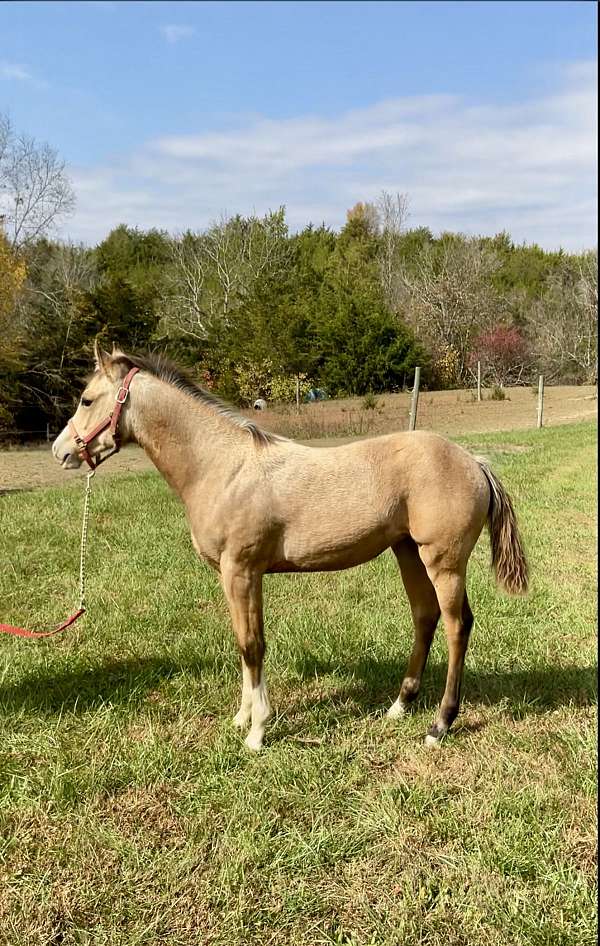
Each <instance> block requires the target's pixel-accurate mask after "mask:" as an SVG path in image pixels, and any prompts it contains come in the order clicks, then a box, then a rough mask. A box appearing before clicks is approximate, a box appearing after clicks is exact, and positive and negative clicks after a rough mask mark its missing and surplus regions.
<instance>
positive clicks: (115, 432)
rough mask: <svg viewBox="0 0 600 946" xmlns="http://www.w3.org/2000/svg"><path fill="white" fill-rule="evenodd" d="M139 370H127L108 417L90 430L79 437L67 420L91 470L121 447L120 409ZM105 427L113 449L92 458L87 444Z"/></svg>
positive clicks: (79, 452) (83, 458)
mask: <svg viewBox="0 0 600 946" xmlns="http://www.w3.org/2000/svg"><path fill="white" fill-rule="evenodd" d="M139 370H140V369H139V368H131V369H130V371H128V372H127V374H126V375H125V377H124V378H123V382H122V384H121V387H120V388H119V390H118V391H117V395H116V397H115V406H114V407H113V409H112V411H111V413H110V414H109V415H108V417H105V418H104V420H101V421H100V423H99V424H97V425H96V426H95V427H94V429H93V430H91V431H90V433H89V434H86V435H85V436H84V437H81V436H80V435H79V434H78V433H77V430H76V429H75V425H74V423H73V421H72V420H70V421H69V422H68V427H69V430H70V431H71V435H72V437H73V440H74V441H75V443H76V444H77V447H78V450H77V452H78V454H79V456H80V457H81V459H82V460H85V462H86V463H87V465H88V466H89V467H90V469H92V470H95V469H96V467H97V466H100V464H101V463H104V461H105V460H108V458H109V457H112V455H113V454H114V453H118V452H119V450H120V449H121V438H120V436H119V418H120V416H121V411H122V410H123V404H124V403H125V401H126V400H127V398H128V396H129V386H130V384H131V380H132V378H133V377H134V375H136V374H137V373H138V371H139ZM107 427H108V428H109V429H110V433H111V435H112V438H113V440H114V443H115V445H114V447H113V449H112V450H110V451H109V453H107V454H105V455H104V456H103V457H101V458H100V457H98V458H97V459H96V460H94V458H93V457H92V455H91V453H90V451H89V450H88V444H90V443H91V442H92V440H93V439H94V438H95V437H97V436H98V434H101V433H102V431H103V430H106V428H107Z"/></svg>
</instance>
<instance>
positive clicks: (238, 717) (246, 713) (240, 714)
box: [233, 706, 252, 729]
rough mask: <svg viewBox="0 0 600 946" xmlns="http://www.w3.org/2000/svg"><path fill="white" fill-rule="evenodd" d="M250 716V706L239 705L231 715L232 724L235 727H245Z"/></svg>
mask: <svg viewBox="0 0 600 946" xmlns="http://www.w3.org/2000/svg"><path fill="white" fill-rule="evenodd" d="M251 717H252V709H251V707H249V706H248V707H245V706H241V707H240V708H239V710H238V711H237V713H236V714H235V716H234V717H233V725H234V726H235V728H236V729H245V728H246V726H247V725H248V724H249V722H250V719H251Z"/></svg>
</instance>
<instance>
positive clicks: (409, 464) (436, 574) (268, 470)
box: [52, 344, 527, 750]
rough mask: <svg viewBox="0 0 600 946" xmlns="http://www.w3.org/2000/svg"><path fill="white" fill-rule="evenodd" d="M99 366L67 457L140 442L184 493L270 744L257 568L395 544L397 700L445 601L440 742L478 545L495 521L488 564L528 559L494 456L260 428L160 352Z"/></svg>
mask: <svg viewBox="0 0 600 946" xmlns="http://www.w3.org/2000/svg"><path fill="white" fill-rule="evenodd" d="M95 356H96V366H95V371H94V373H93V374H92V375H91V377H90V378H89V380H88V383H87V385H86V387H85V390H84V392H83V395H82V397H81V400H80V402H79V405H78V407H77V410H76V413H75V414H74V416H73V418H72V419H71V420H70V421H69V423H68V424H67V426H66V427H65V429H64V430H63V431H62V433H60V434H59V436H58V437H57V438H56V440H55V441H54V444H53V446H52V450H53V453H54V456H55V457H56V459H57V460H58V461H59V462H60V463H61V464H62V466H63V467H64V468H65V469H74V468H76V467H79V466H80V464H81V463H82V462H83V461H84V460H85V461H86V462H87V463H88V464H89V465H90V466H91V467H92V468H94V467H95V466H96V465H97V464H98V463H99V462H103V460H105V459H106V458H107V456H110V455H111V454H112V453H114V452H116V450H118V449H119V447H120V445H121V444H125V443H128V442H135V443H138V444H139V445H140V446H141V447H143V449H144V450H145V451H146V453H147V454H148V456H149V457H150V459H151V460H152V461H153V463H154V464H155V466H156V467H157V469H158V470H159V471H160V472H161V473H162V475H163V476H164V478H165V479H166V480H167V482H168V483H169V484H170V486H171V487H172V488H173V489H174V490H175V492H176V493H177V494H178V495H179V497H180V498H181V500H182V502H183V504H184V506H185V510H186V513H187V518H188V522H189V526H190V530H191V535H192V541H193V544H194V548H195V549H196V552H197V553H198V555H199V556H201V557H202V558H203V559H205V560H206V561H207V562H209V563H210V565H212V567H213V568H215V569H216V570H217V571H218V573H219V575H220V578H221V582H222V585H223V589H224V592H225V595H226V597H227V602H228V605H229V610H230V614H231V620H232V624H233V628H234V631H235V635H236V638H237V643H238V647H239V650H240V653H241V665H242V696H241V704H240V708H239V711H238V712H237V714H236V715H235V717H234V723H235V725H236V726H237V727H239V728H241V729H245V728H247V727H248V725H249V726H250V730H249V732H248V735H247V737H246V745H247V746H248V747H249V748H250V749H253V750H258V749H260V748H261V747H262V743H263V737H264V731H265V723H266V722H267V720H268V718H269V716H270V715H271V706H270V703H269V697H268V695H267V688H266V685H265V679H264V674H263V658H264V653H265V642H264V636H263V602H262V577H263V575H264V574H267V573H273V572H314V571H330V570H336V569H343V568H351V567H353V566H354V565H360V564H362V563H363V562H368V561H369V560H370V559H372V558H375V557H376V556H377V555H379V554H380V553H381V552H383V551H384V550H385V549H388V548H391V549H392V551H393V553H394V555H395V556H396V558H397V560H398V564H399V566H400V571H401V574H402V580H403V582H404V587H405V589H406V593H407V596H408V599H409V602H410V607H411V611H412V618H413V623H414V629H415V640H414V645H413V649H412V653H411V656H410V659H409V662H408V668H407V671H406V675H405V677H404V679H403V681H402V686H401V688H400V694H399V696H398V698H397V700H396V701H395V702H394V703H393V704H392V706H391V707H390V708H389V709H388V712H387V715H388V716H389V717H391V718H395V717H400V716H402V715H403V714H404V713H405V712H406V710H407V708H408V706H409V704H410V703H411V702H412V701H413V700H414V699H415V698H416V696H417V695H418V692H419V687H420V683H421V677H422V674H423V671H424V669H425V664H426V661H427V657H428V654H429V649H430V646H431V642H432V639H433V635H434V632H435V628H436V625H437V623H438V620H439V617H440V614H441V615H442V618H443V621H444V626H445V631H446V637H447V642H448V671H447V679H446V687H445V691H444V695H443V698H442V702H441V704H440V706H439V709H438V711H437V713H436V716H435V719H434V722H433V724H432V726H431V728H430V729H429V732H428V734H427V736H426V737H425V739H426V742H427V744H428V745H438V744H439V742H440V740H441V739H442V738H443V737H444V736H445V734H446V733H447V732H448V729H449V727H450V726H451V724H452V722H453V720H454V719H455V718H456V716H457V714H458V710H459V701H460V687H461V679H462V673H463V665H464V660H465V654H466V650H467V646H468V642H469V635H470V632H471V627H472V624H473V614H472V611H471V608H470V606H469V601H468V599H467V592H466V584H465V582H466V570H467V562H468V560H469V556H470V554H471V552H472V550H473V547H474V546H475V543H476V542H477V539H478V538H479V535H480V533H481V531H482V529H483V526H484V524H486V523H487V525H488V528H489V533H490V540H491V550H492V567H493V569H494V571H495V574H496V578H497V581H498V584H499V585H500V586H502V587H503V588H504V589H505V590H506V591H508V592H510V593H512V594H521V593H524V592H525V591H526V590H527V563H526V559H525V554H524V551H523V545H522V542H521V539H520V536H519V530H518V526H517V521H516V517H515V513H514V509H513V505H512V502H511V500H510V497H509V496H508V494H507V492H506V490H505V488H504V487H503V485H502V483H501V482H500V480H499V479H498V477H497V476H496V475H495V474H494V473H493V472H492V471H491V469H490V467H489V465H488V464H487V463H486V461H485V460H483V459H481V458H476V457H473V456H471V454H469V453H468V452H467V451H466V450H464V449H463V448H462V447H459V446H457V445H456V444H453V443H450V442H449V441H448V440H446V439H444V438H443V437H440V436H438V435H436V434H433V433H428V432H425V431H412V432H404V433H393V434H386V435H384V436H379V437H372V438H369V439H366V440H361V441H358V442H355V443H349V444H345V445H342V446H334V447H327V448H318V449H316V448H313V447H308V446H303V445H301V444H299V443H296V442H294V441H293V440H288V439H287V438H285V437H280V436H277V435H276V434H272V433H268V432H267V431H265V430H262V429H261V428H260V427H259V426H258V425H257V424H256V423H254V422H252V421H250V420H248V419H247V418H245V417H243V416H242V415H240V414H238V413H237V412H236V411H235V410H234V409H233V408H231V407H229V406H227V405H226V404H224V403H223V402H222V401H220V400H219V399H217V398H216V397H214V396H213V395H212V394H210V393H209V392H207V391H204V390H203V389H202V388H200V387H198V385H196V384H195V383H194V382H193V381H192V380H191V379H190V378H189V377H188V376H187V375H186V374H185V373H184V372H182V371H181V370H180V369H178V368H177V367H176V366H174V365H173V364H171V363H170V362H169V361H167V360H166V359H164V358H162V357H161V356H156V355H146V356H134V355H126V354H124V353H123V352H122V351H118V350H114V351H113V353H112V355H109V354H108V353H107V352H104V351H102V350H101V349H100V348H99V347H98V345H97V344H96V346H95Z"/></svg>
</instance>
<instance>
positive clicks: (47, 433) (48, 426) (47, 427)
mask: <svg viewBox="0 0 600 946" xmlns="http://www.w3.org/2000/svg"><path fill="white" fill-rule="evenodd" d="M46 443H50V424H48V423H47V424H46Z"/></svg>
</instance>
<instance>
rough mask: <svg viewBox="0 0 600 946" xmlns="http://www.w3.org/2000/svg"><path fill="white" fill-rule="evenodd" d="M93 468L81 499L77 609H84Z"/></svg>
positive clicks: (87, 478) (88, 475)
mask: <svg viewBox="0 0 600 946" xmlns="http://www.w3.org/2000/svg"><path fill="white" fill-rule="evenodd" d="M95 472H96V471H95V470H90V471H89V473H88V474H87V476H86V482H85V499H84V501H83V519H82V522H81V548H80V550H79V610H80V611H85V553H86V548H87V535H88V522H89V518H90V496H91V494H92V477H93V476H94V474H95Z"/></svg>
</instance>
